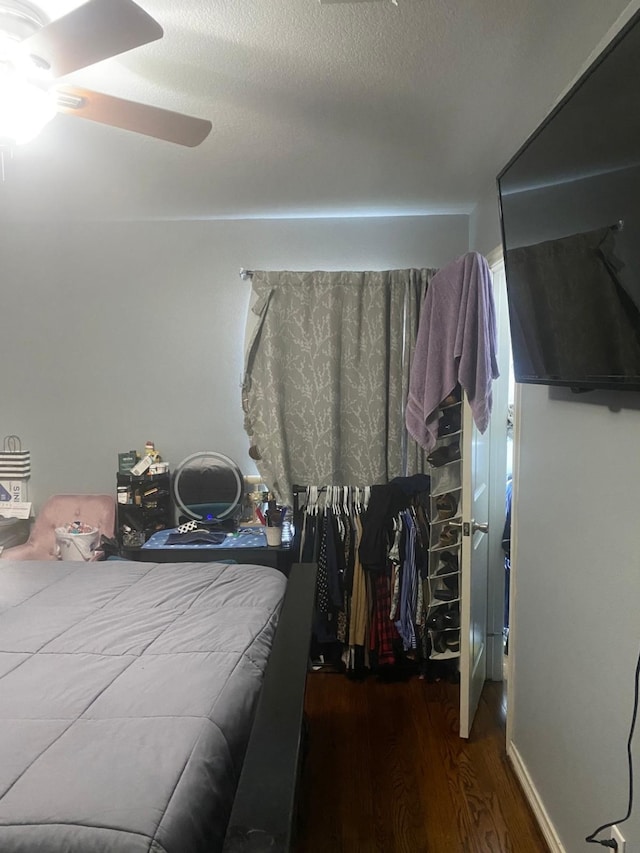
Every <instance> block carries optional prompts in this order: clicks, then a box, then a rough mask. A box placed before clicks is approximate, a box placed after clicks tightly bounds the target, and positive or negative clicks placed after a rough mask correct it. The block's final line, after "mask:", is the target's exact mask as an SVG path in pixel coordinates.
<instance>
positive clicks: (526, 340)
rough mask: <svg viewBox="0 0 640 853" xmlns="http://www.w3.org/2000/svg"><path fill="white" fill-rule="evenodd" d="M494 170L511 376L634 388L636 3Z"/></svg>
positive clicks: (638, 354)
mask: <svg viewBox="0 0 640 853" xmlns="http://www.w3.org/2000/svg"><path fill="white" fill-rule="evenodd" d="M497 182H498V195H499V201H500V216H501V225H502V240H503V248H504V254H505V270H506V280H507V299H508V303H509V316H510V325H511V337H512V347H513V360H514V372H515V377H516V381H518V382H527V383H536V384H542V385H566V386H569V387H571V388H573V389H575V390H589V389H594V388H609V389H611V388H619V389H625V390H640V13H638V14H636V15H635V16H634V17H633V18H632V19H631V20H630V21H629V23H628V24H627V25H626V26H625V27H624V28H623V29H622V31H621V32H620V33H619V34H618V36H617V37H616V38H615V39H614V40H613V41H612V43H611V44H610V45H609V46H608V47H607V48H606V49H605V50H604V52H603V53H602V54H601V55H600V56H599V58H598V59H597V60H596V61H595V62H594V63H593V65H592V66H591V67H590V68H589V70H588V71H586V72H585V74H584V75H583V76H582V77H581V78H580V80H579V81H578V82H577V83H576V84H575V85H574V86H573V88H572V89H571V90H570V91H569V93H568V94H567V95H566V96H565V97H564V98H563V99H562V101H561V102H560V103H559V104H558V105H557V107H556V108H555V109H554V110H553V111H552V113H551V114H550V115H549V116H548V118H547V119H546V120H545V121H544V122H543V123H542V125H541V126H540V127H539V128H538V129H537V130H536V131H535V132H534V133H533V134H532V136H531V137H530V138H529V139H528V140H527V141H526V142H525V144H524V145H523V146H522V148H521V149H520V150H519V151H518V152H517V154H516V155H515V156H514V157H513V158H512V159H511V161H510V162H509V163H508V164H507V165H506V166H505V168H504V169H503V170H502V172H501V173H500V174H499V175H498V178H497Z"/></svg>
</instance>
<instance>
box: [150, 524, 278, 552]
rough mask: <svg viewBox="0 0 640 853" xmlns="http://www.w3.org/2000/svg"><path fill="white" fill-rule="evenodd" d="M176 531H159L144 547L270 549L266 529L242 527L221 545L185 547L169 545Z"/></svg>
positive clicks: (186, 544)
mask: <svg viewBox="0 0 640 853" xmlns="http://www.w3.org/2000/svg"><path fill="white" fill-rule="evenodd" d="M176 530H177V528H173V529H170V530H159V531H158V532H157V533H154V534H153V536H150V537H149V539H147V541H146V542H145V543H144V545H143V546H142V547H143V548H145V549H147V550H154V549H156V548H170V549H172V550H184V549H188V550H190V551H197V550H204V551H216V550H221V549H227V548H234V549H235V548H267V547H269V546H268V545H267V537H266V535H265V532H264V527H240V528H238V530H237V532H236V533H228V534H227V537H226V539H225V540H224V542H221V543H220V544H219V545H213V544H211V543H209V542H187V543H185V544H184V545H182V544H177V545H167V539H168V537H169V536H170V535H171V534H172V533H175V532H176ZM283 532H284V531H283ZM283 538H284V537H283ZM283 545H284V546H285V547H286V546H287V545H288V542H283Z"/></svg>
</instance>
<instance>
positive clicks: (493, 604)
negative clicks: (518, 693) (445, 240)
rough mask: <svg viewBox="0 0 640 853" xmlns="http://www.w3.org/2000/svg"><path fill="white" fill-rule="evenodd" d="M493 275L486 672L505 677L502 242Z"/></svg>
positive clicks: (509, 444)
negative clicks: (494, 374)
mask: <svg viewBox="0 0 640 853" xmlns="http://www.w3.org/2000/svg"><path fill="white" fill-rule="evenodd" d="M487 261H488V263H489V267H490V269H491V274H492V277H493V293H494V301H495V306H496V321H497V330H498V348H497V356H498V366H499V369H500V378H499V379H497V380H496V381H495V382H494V385H493V416H492V423H491V437H490V448H489V454H490V460H491V462H490V498H489V501H490V504H489V542H488V551H489V553H488V560H489V571H488V588H487V678H488V679H489V680H491V681H501V680H503V677H504V675H505V672H506V667H505V655H504V651H505V627H506V625H505V618H506V611H507V609H508V608H507V606H506V600H505V591H506V589H507V587H506V569H505V551H504V548H503V541H502V540H503V533H504V527H505V520H506V497H507V481H508V478H509V477H510V475H511V472H512V459H513V438H512V433H513V430H512V421H513V409H514V406H513V397H514V383H513V369H512V358H511V334H510V330H509V310H508V303H507V289H506V280H505V270H504V260H503V255H502V247H501V246H500V247H498V248H496V249H494V250H493V251H492V252H490V253H489V254H488V255H487Z"/></svg>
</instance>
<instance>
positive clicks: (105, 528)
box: [0, 495, 116, 560]
mask: <svg viewBox="0 0 640 853" xmlns="http://www.w3.org/2000/svg"><path fill="white" fill-rule="evenodd" d="M73 521H82V522H84V523H85V524H89V525H91V526H92V527H97V528H98V530H99V531H100V534H101V535H104V536H110V537H113V535H114V532H115V522H116V502H115V500H114V498H113V497H112V496H111V495H54V496H53V497H51V498H49V500H48V501H47V502H46V503H45V504H44V505H43V507H42V509H41V510H40V512H39V513H38V515H37V517H36V520H35V521H34V523H33V527H32V528H31V535H30V536H29V538H28V540H27V541H26V542H25V543H24V545H16V546H15V547H14V548H7V549H6V550H5V551H3V553H2V554H1V555H0V560H55V559H57V548H56V527H62V526H63V525H65V524H68V523H69V522H73Z"/></svg>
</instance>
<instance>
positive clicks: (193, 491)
mask: <svg viewBox="0 0 640 853" xmlns="http://www.w3.org/2000/svg"><path fill="white" fill-rule="evenodd" d="M243 493H244V480H243V478H242V472H241V471H240V469H239V468H238V466H237V465H236V463H235V462H234V461H233V460H232V459H229V457H228V456H225V455H224V454H222V453H216V452H215V451H211V450H204V451H202V452H200V453H194V454H192V455H191V456H187V458H186V459H183V460H182V462H180V464H179V465H178V467H177V468H176V470H175V474H174V477H173V497H174V500H175V504H176V508H177V511H178V515H179V516H182V517H183V518H187V519H195V520H196V521H205V522H206V521H222V520H224V519H229V518H231V517H232V516H233V515H234V513H236V512H238V511H241V507H242V500H243V496H244V494H243Z"/></svg>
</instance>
